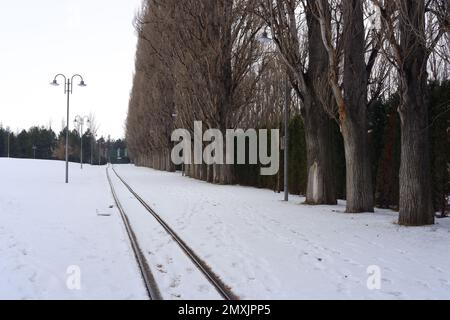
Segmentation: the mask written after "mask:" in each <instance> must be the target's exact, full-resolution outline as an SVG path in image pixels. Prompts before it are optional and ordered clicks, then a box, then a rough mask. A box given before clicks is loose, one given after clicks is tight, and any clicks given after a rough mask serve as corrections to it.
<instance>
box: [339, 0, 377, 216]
mask: <svg viewBox="0 0 450 320" xmlns="http://www.w3.org/2000/svg"><path fill="white" fill-rule="evenodd" d="M343 10H344V33H343V34H344V39H343V41H344V43H343V46H344V83H343V85H344V106H342V107H341V108H339V109H340V120H341V130H342V136H343V138H344V146H345V159H346V168H347V179H346V180H347V183H346V186H347V192H346V193H347V212H348V213H359V212H373V211H374V201H373V198H374V195H373V186H372V171H371V166H370V153H369V146H368V125H367V84H368V75H367V66H366V63H365V28H364V14H363V2H362V0H348V1H344V2H343Z"/></svg>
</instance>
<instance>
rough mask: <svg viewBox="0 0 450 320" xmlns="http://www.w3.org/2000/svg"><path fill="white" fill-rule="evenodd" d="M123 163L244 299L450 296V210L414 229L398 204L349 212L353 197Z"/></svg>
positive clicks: (125, 172) (143, 192) (132, 180)
mask: <svg viewBox="0 0 450 320" xmlns="http://www.w3.org/2000/svg"><path fill="white" fill-rule="evenodd" d="M115 168H116V169H117V171H118V173H119V174H121V175H122V176H123V178H124V179H125V180H126V181H127V182H128V183H129V184H130V185H131V186H132V187H133V188H134V189H135V191H136V192H137V193H138V194H139V195H140V196H141V197H143V198H144V199H145V200H146V201H147V203H148V204H149V205H150V206H152V208H153V209H154V210H155V211H156V212H158V213H159V214H160V215H161V216H162V218H163V219H164V220H165V221H166V222H167V223H168V224H169V225H170V226H171V227H172V228H173V229H174V230H175V231H176V232H177V233H178V234H179V235H180V236H181V237H182V238H183V240H184V241H185V242H187V243H188V244H189V245H190V246H191V248H192V249H194V251H195V252H196V253H197V254H198V255H199V256H200V258H202V259H203V260H205V261H206V262H207V263H208V264H209V266H210V267H211V268H212V270H214V271H215V272H216V273H217V274H218V275H219V276H220V277H221V278H222V280H223V281H224V282H225V283H226V284H227V285H229V286H230V287H231V288H232V290H233V291H234V293H236V294H237V295H238V296H240V298H242V299H316V298H317V299H444V298H446V299H448V298H450V254H449V253H448V252H449V250H448V249H449V248H448V247H449V244H450V219H439V220H438V221H437V224H436V225H434V226H428V227H419V228H405V227H400V226H398V225H397V224H396V221H397V219H398V214H397V213H395V212H392V211H387V210H376V213H375V214H373V213H372V214H370V213H367V214H358V215H350V214H345V213H344V210H345V203H344V202H340V203H339V205H338V206H315V207H313V206H307V205H304V204H302V202H303V201H304V199H303V198H301V197H291V200H290V202H289V203H285V202H282V201H280V199H281V198H282V197H281V195H278V194H276V193H273V192H272V191H269V190H260V189H255V188H247V187H240V186H217V185H211V184H207V183H205V182H202V181H197V180H193V179H190V178H186V177H181V174H180V173H166V172H159V171H155V170H151V169H147V168H137V167H134V166H132V165H120V166H115ZM121 192H125V190H122V191H121ZM136 219H137V220H136V221H139V220H141V221H144V220H146V219H147V218H145V217H141V218H139V217H136ZM136 223H139V222H135V224H136ZM144 229H146V227H145V228H143V230H144ZM142 232H143V231H142ZM161 244H163V242H162V241H161ZM161 265H162V266H164V267H166V266H168V264H166V263H164V262H161ZM373 268H375V270H377V269H379V271H380V272H381V279H380V281H381V283H380V287H379V289H373V287H371V289H373V290H371V289H369V287H368V285H367V283H368V280H369V279H373V278H372V277H371V276H372V275H373V274H369V273H368V272H369V271H370V272H372V271H373V270H374V269H373Z"/></svg>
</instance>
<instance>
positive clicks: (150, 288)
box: [106, 167, 162, 300]
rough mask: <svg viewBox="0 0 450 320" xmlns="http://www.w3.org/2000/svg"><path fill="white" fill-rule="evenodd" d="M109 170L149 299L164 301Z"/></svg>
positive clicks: (107, 173)
mask: <svg viewBox="0 0 450 320" xmlns="http://www.w3.org/2000/svg"><path fill="white" fill-rule="evenodd" d="M108 169H109V167H107V168H106V176H107V178H108V182H109V186H110V188H111V193H112V195H113V198H114V202H115V203H116V207H117V208H118V209H119V212H120V216H121V217H122V221H123V224H124V225H125V230H126V232H127V235H128V238H129V239H130V243H131V248H132V249H133V253H134V256H135V258H136V261H137V264H138V267H139V271H140V272H141V275H142V280H143V281H144V285H145V289H146V290H147V294H148V297H149V299H150V300H162V296H161V293H160V292H159V289H158V286H157V285H156V281H155V278H154V277H153V274H152V272H151V270H150V267H149V265H148V263H147V260H146V259H145V257H144V254H143V253H142V250H141V248H140V247H139V243H138V242H137V240H136V235H135V234H134V232H133V229H132V228H131V225H130V222H129V220H128V217H127V215H126V213H125V211H124V209H123V207H122V205H121V203H120V201H119V198H118V197H117V194H116V191H115V189H114V185H113V183H112V181H111V177H110V175H109V170H108Z"/></svg>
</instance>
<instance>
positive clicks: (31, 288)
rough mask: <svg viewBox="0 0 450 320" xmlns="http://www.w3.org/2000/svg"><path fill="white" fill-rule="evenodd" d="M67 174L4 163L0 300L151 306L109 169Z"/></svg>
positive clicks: (49, 166)
mask: <svg viewBox="0 0 450 320" xmlns="http://www.w3.org/2000/svg"><path fill="white" fill-rule="evenodd" d="M64 166H65V164H64V162H59V161H33V160H15V159H4V158H2V159H0V179H1V180H0V299H146V298H147V295H146V291H145V288H144V286H143V283H142V280H141V277H140V273H139V269H138V267H137V264H136V262H135V260H134V256H133V253H132V250H131V247H130V245H129V241H128V238H127V237H126V233H125V230H124V227H123V224H122V221H121V220H120V216H119V214H118V211H117V209H116V208H110V206H111V205H112V204H113V203H114V202H113V199H112V197H111V193H110V191H109V190H110V189H109V186H108V182H107V179H106V174H105V167H91V166H89V165H86V166H85V168H84V170H83V171H82V170H80V167H79V165H78V164H71V166H70V184H69V185H66V184H65V183H64ZM108 215H110V216H108ZM78 285H80V287H79V286H78ZM78 289H80V290H78Z"/></svg>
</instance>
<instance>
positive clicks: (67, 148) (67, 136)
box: [66, 79, 71, 183]
mask: <svg viewBox="0 0 450 320" xmlns="http://www.w3.org/2000/svg"><path fill="white" fill-rule="evenodd" d="M70 89H71V88H70V79H67V127H66V183H69V104H70Z"/></svg>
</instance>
